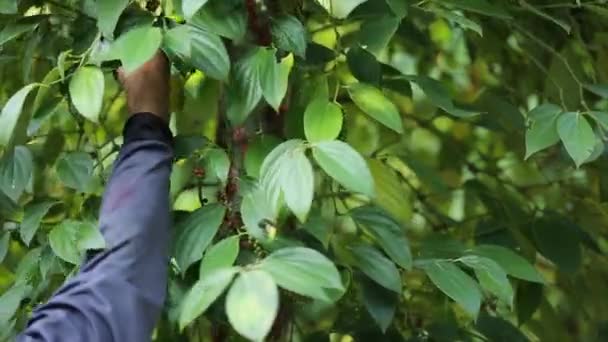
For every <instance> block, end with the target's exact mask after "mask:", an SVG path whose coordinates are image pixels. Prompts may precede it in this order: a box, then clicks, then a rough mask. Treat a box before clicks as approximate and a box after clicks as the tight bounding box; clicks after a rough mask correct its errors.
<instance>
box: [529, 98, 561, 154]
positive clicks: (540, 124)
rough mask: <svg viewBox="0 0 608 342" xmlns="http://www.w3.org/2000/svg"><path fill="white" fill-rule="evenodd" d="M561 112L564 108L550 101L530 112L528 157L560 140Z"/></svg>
mask: <svg viewBox="0 0 608 342" xmlns="http://www.w3.org/2000/svg"><path fill="white" fill-rule="evenodd" d="M561 113H562V109H561V108H560V107H559V106H556V105H554V104H550V103H547V104H543V105H540V106H538V107H536V108H534V109H533V110H532V111H530V113H528V120H529V124H528V129H527V130H526V159H527V158H529V157H530V156H531V155H532V154H534V153H536V152H538V151H541V150H544V149H545V148H547V147H549V146H552V145H555V144H556V143H558V142H559V134H558V133H557V118H558V117H559V115H560V114H561Z"/></svg>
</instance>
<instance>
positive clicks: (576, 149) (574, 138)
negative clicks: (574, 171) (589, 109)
mask: <svg viewBox="0 0 608 342" xmlns="http://www.w3.org/2000/svg"><path fill="white" fill-rule="evenodd" d="M557 132H558V133H559V137H560V139H561V140H562V142H563V143H564V146H565V147H566V151H567V152H568V154H569V155H570V157H572V160H573V161H574V163H575V164H576V167H580V166H581V165H582V164H583V163H584V162H585V161H586V160H587V159H588V158H589V157H590V156H591V154H592V153H593V150H594V148H595V143H596V137H595V133H593V128H591V125H590V124H589V122H588V121H587V119H586V118H585V117H584V116H583V115H582V114H581V113H572V112H571V113H564V114H562V115H561V116H560V117H559V118H558V119H557Z"/></svg>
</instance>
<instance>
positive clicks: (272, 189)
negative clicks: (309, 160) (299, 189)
mask: <svg viewBox="0 0 608 342" xmlns="http://www.w3.org/2000/svg"><path fill="white" fill-rule="evenodd" d="M304 149H305V146H304V141H302V140H298V139H292V140H288V141H285V142H283V143H282V144H280V145H279V146H277V147H276V148H275V149H274V150H272V151H271V152H270V153H269V154H268V155H267V156H266V158H265V159H264V163H263V164H262V168H261V169H260V175H261V177H260V185H261V187H262V188H263V190H264V192H265V193H266V197H267V199H268V204H270V205H271V207H272V208H273V209H274V211H278V209H279V208H280V207H281V204H282V202H281V196H282V194H283V191H284V189H283V188H282V178H283V174H284V170H286V169H288V168H290V166H289V165H287V163H285V162H284V161H285V159H286V156H287V155H288V154H290V153H296V152H295V151H296V150H304ZM288 176H289V174H287V175H286V177H288Z"/></svg>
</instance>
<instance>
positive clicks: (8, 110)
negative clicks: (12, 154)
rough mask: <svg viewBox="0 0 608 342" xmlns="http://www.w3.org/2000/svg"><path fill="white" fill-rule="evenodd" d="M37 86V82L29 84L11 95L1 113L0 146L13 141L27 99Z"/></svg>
mask: <svg viewBox="0 0 608 342" xmlns="http://www.w3.org/2000/svg"><path fill="white" fill-rule="evenodd" d="M35 87H36V85H35V84H29V85H26V86H25V87H23V88H21V89H20V90H19V91H18V92H16V93H15V94H14V95H13V96H11V98H10V99H9V100H8V101H7V102H6V104H5V105H4V107H3V108H2V112H1V113H0V146H6V145H8V144H9V143H10V142H11V139H12V137H13V134H14V133H15V127H16V126H17V121H19V117H20V116H21V111H22V110H23V104H24V103H25V99H26V98H27V95H28V94H29V93H30V91H32V89H34V88H35Z"/></svg>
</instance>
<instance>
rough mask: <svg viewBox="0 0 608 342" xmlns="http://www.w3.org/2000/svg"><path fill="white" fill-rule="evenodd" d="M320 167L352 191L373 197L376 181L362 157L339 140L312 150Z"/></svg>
mask: <svg viewBox="0 0 608 342" xmlns="http://www.w3.org/2000/svg"><path fill="white" fill-rule="evenodd" d="M312 153H313V156H314V158H315V160H316V161H317V163H319V166H321V168H322V169H323V171H325V172H326V173H327V174H328V175H330V176H331V177H332V178H333V179H335V180H336V181H337V182H338V183H340V184H342V185H343V186H344V187H345V188H347V189H348V190H351V191H355V192H360V193H362V194H364V195H367V196H370V197H373V195H374V181H373V178H372V175H371V173H370V171H369V168H368V166H367V164H366V162H365V160H364V159H363V157H361V155H360V154H359V153H358V152H357V151H355V150H354V149H353V148H352V147H350V146H349V145H348V144H347V143H344V142H342V141H339V140H334V141H322V142H319V143H316V144H315V145H314V146H313V150H312Z"/></svg>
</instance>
